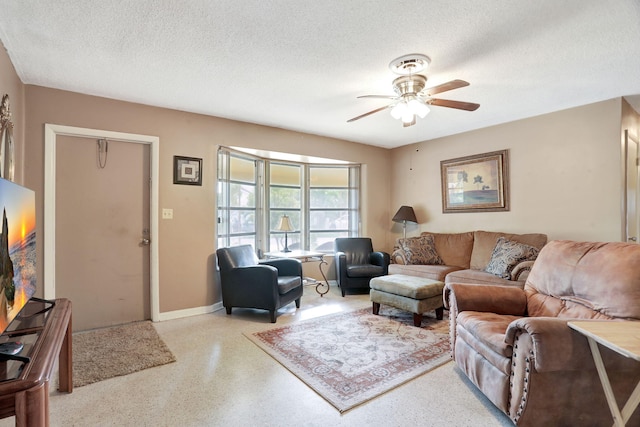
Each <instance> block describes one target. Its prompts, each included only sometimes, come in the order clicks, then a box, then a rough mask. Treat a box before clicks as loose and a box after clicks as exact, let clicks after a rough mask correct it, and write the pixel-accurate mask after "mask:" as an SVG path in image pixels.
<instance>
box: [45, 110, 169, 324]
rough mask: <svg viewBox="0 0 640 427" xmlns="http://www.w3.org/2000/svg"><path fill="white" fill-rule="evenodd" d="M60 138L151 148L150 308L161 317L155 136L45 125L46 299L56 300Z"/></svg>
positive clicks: (156, 317) (157, 145)
mask: <svg viewBox="0 0 640 427" xmlns="http://www.w3.org/2000/svg"><path fill="white" fill-rule="evenodd" d="M58 136H74V137H80V138H95V139H100V138H105V139H110V140H112V141H120V142H131V143H137V144H146V145H149V146H150V147H151V159H150V171H149V172H150V177H151V186H150V200H149V214H150V215H151V218H150V226H151V244H150V254H149V255H150V256H149V260H150V265H149V268H150V271H149V274H150V283H149V304H150V309H151V320H152V321H153V322H157V321H159V320H160V319H159V317H160V281H159V273H160V267H159V263H158V248H159V244H158V234H159V233H158V225H159V224H158V211H159V209H158V204H159V203H158V195H159V182H158V181H159V179H158V178H159V173H158V166H159V154H160V138H159V137H157V136H151V135H140V134H133V133H123V132H112V131H107V130H99V129H87V128H79V127H74V126H64V125H56V124H50V123H45V125H44V298H45V299H54V298H55V297H56V262H55V260H56V143H57V137H58Z"/></svg>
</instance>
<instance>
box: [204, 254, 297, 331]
mask: <svg viewBox="0 0 640 427" xmlns="http://www.w3.org/2000/svg"><path fill="white" fill-rule="evenodd" d="M216 255H217V257H218V266H219V267H220V281H221V286H222V305H224V307H225V308H226V309H227V314H231V309H232V308H233V307H245V308H260V309H263V310H269V314H270V317H271V323H275V322H276V316H277V313H278V309H279V308H281V307H284V306H285V305H287V304H289V303H291V302H292V301H295V302H296V308H300V299H301V298H302V285H303V282H302V263H301V262H300V261H299V260H297V259H292V258H277V259H269V260H265V261H259V260H258V257H257V256H256V253H255V252H254V250H253V247H251V245H242V246H235V247H229V248H220V249H218V250H217V251H216Z"/></svg>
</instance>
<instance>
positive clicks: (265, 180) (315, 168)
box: [217, 147, 360, 255]
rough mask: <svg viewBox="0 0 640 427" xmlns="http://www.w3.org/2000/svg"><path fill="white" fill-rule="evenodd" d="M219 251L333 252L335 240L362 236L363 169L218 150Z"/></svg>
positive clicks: (223, 149) (260, 252)
mask: <svg viewBox="0 0 640 427" xmlns="http://www.w3.org/2000/svg"><path fill="white" fill-rule="evenodd" d="M217 184H218V186H217V192H218V194H217V200H218V227H217V233H218V247H224V246H235V245H240V244H251V245H253V246H254V248H256V250H257V252H258V254H259V255H260V254H262V253H263V252H278V251H281V250H282V249H284V241H285V234H284V232H282V231H278V230H277V227H278V223H279V222H280V218H281V217H282V216H283V215H288V216H289V218H290V220H291V223H292V225H293V228H294V231H292V232H288V233H287V242H288V246H289V249H291V250H296V249H301V250H313V251H320V252H333V241H334V239H335V238H336V237H349V236H358V227H359V223H360V217H359V215H360V211H359V192H360V190H359V187H360V165H351V164H349V165H347V164H344V165H342V164H341V165H333V164H331V165H328V164H308V163H297V162H290V161H286V162H285V161H280V160H272V159H265V158H261V157H258V156H252V155H250V154H247V153H241V152H236V151H234V150H231V149H228V148H224V147H222V148H220V149H219V151H218V183H217Z"/></svg>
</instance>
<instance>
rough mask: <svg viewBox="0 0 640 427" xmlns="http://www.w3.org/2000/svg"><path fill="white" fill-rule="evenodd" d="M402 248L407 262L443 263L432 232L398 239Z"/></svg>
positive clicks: (414, 263)
mask: <svg viewBox="0 0 640 427" xmlns="http://www.w3.org/2000/svg"><path fill="white" fill-rule="evenodd" d="M398 245H399V246H400V250H402V251H403V252H404V259H405V261H406V262H407V264H413V265H442V259H441V258H440V255H438V252H437V251H436V247H435V245H434V243H433V236H432V235H430V234H427V235H422V236H419V237H410V238H408V239H398Z"/></svg>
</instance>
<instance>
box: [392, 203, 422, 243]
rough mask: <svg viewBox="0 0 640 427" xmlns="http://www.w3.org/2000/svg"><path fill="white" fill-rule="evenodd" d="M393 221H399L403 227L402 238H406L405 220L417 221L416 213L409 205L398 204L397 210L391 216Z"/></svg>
mask: <svg viewBox="0 0 640 427" xmlns="http://www.w3.org/2000/svg"><path fill="white" fill-rule="evenodd" d="M392 221H393V222H401V223H402V228H403V229H404V238H405V239H406V238H407V221H409V222H415V223H418V220H417V219H416V213H415V212H414V211H413V208H412V207H411V206H400V209H398V212H396V214H395V215H394V216H393V219H392Z"/></svg>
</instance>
